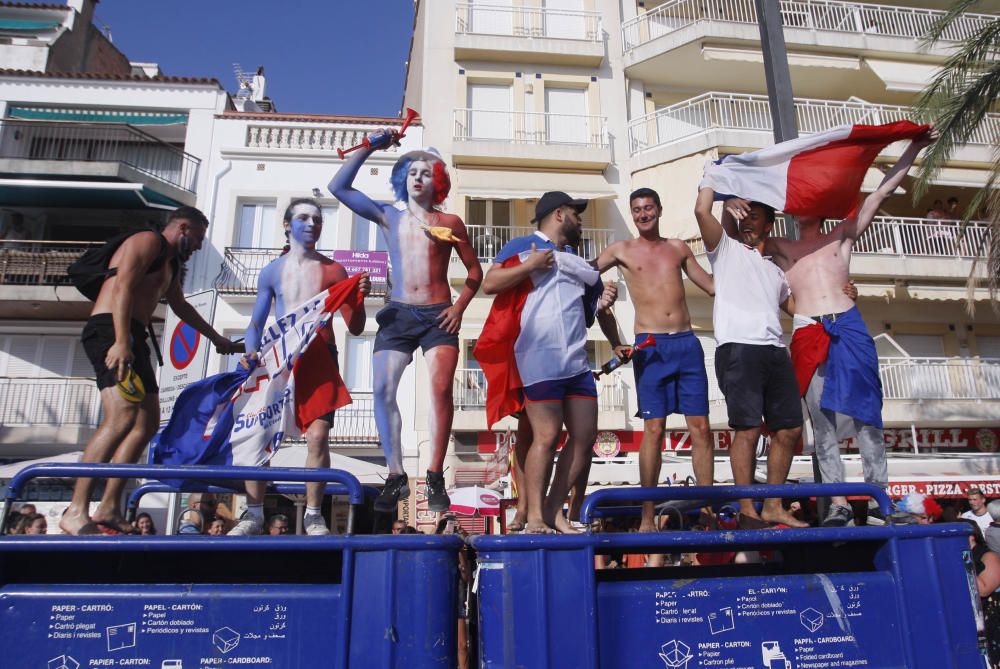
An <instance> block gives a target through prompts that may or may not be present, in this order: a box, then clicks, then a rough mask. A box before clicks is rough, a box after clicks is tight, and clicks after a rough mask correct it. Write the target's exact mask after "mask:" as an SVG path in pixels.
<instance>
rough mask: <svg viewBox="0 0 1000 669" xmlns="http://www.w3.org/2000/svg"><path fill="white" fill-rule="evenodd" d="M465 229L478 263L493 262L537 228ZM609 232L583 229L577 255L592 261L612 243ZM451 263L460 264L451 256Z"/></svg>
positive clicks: (611, 235) (498, 226) (471, 226)
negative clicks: (513, 243) (512, 244)
mask: <svg viewBox="0 0 1000 669" xmlns="http://www.w3.org/2000/svg"><path fill="white" fill-rule="evenodd" d="M465 229H466V230H467V231H468V233H469V241H470V242H472V248H474V249H475V250H476V256H478V258H479V262H483V263H486V262H493V259H494V258H496V256H497V253H499V252H500V249H502V248H503V247H504V245H505V244H507V242H509V241H510V240H512V239H514V238H516V237H525V236H527V235H530V234H533V233H534V232H535V231H536V230H537V229H538V228H536V227H535V226H527V225H525V226H514V225H495V226H487V225H467V226H465ZM613 241H614V239H613V234H612V232H611V230H607V229H604V228H583V229H582V231H581V238H580V246H579V249H578V250H579V254H580V257H582V258H585V259H586V260H593V259H594V258H596V257H597V255H598V254H599V253H600V252H601V251H603V250H604V249H605V248H607V247H608V245H609V244H611V242H613ZM452 262H460V261H459V259H458V258H457V257H456V256H455V255H452Z"/></svg>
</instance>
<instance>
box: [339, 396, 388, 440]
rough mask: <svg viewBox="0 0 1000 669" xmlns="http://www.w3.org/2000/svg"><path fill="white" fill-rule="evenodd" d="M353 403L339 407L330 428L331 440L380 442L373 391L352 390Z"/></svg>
mask: <svg viewBox="0 0 1000 669" xmlns="http://www.w3.org/2000/svg"><path fill="white" fill-rule="evenodd" d="M351 398H352V399H353V400H354V401H353V402H352V403H351V404H348V405H347V406H345V407H341V408H340V409H337V411H336V412H334V414H333V425H332V426H331V428H330V442H331V443H335V444H341V443H371V444H377V443H378V427H376V425H375V403H374V400H373V399H372V393H371V391H368V392H364V391H359V390H352V391H351Z"/></svg>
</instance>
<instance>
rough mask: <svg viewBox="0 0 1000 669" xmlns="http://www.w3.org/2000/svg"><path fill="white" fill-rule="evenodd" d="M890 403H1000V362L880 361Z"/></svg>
mask: <svg viewBox="0 0 1000 669" xmlns="http://www.w3.org/2000/svg"><path fill="white" fill-rule="evenodd" d="M879 376H880V377H881V379H882V393H883V396H884V397H885V399H887V400H1000V358H980V359H975V358H879Z"/></svg>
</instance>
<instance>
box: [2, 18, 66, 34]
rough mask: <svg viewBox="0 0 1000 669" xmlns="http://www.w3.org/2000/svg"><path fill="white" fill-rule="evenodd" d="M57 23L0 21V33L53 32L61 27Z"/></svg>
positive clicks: (16, 20) (15, 20)
mask: <svg viewBox="0 0 1000 669" xmlns="http://www.w3.org/2000/svg"><path fill="white" fill-rule="evenodd" d="M61 25H62V23H60V22H59V21H22V20H18V19H0V32H8V31H9V32H18V33H37V32H43V31H45V30H54V29H56V28H58V27H59V26H61Z"/></svg>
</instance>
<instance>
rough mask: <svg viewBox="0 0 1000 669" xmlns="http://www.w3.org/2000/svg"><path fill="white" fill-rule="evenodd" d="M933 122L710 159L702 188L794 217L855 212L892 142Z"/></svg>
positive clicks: (845, 132)
mask: <svg viewBox="0 0 1000 669" xmlns="http://www.w3.org/2000/svg"><path fill="white" fill-rule="evenodd" d="M928 127H929V126H926V125H917V124H916V123H911V122H910V121H896V122H895V123H889V124H886V125H842V126H840V127H837V128H832V129H830V130H826V131H824V132H820V133H816V134H814V135H807V136H805V137H799V138H798V139H793V140H790V141H787V142H781V143H780V144H775V145H774V146H770V147H767V148H766V149H761V150H760V151H753V152H750V153H742V154H739V155H730V156H725V157H723V158H721V159H720V160H718V161H709V162H708V163H707V164H706V165H705V176H704V179H703V180H702V182H701V186H702V187H705V186H709V187H711V188H712V190H714V191H715V192H716V193H719V194H727V195H728V196H738V197H742V198H746V199H748V200H753V201H756V202H762V203H764V204H767V205H770V206H772V207H774V208H775V209H777V210H778V211H783V212H785V213H786V214H790V215H792V216H821V217H826V218H833V219H844V218H848V217H850V216H851V215H853V213H854V210H855V209H856V208H857V204H858V193H859V192H861V185H862V183H863V182H864V178H865V173H866V172H867V171H868V167H869V166H870V165H871V164H872V162H873V161H874V160H875V157H876V156H878V154H879V153H880V152H881V151H882V149H884V148H885V147H886V146H888V145H889V144H892V143H893V142H898V141H900V140H905V139H913V138H914V137H916V136H918V135H920V134H922V133H923V132H924V131H926V130H927V128H928Z"/></svg>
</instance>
